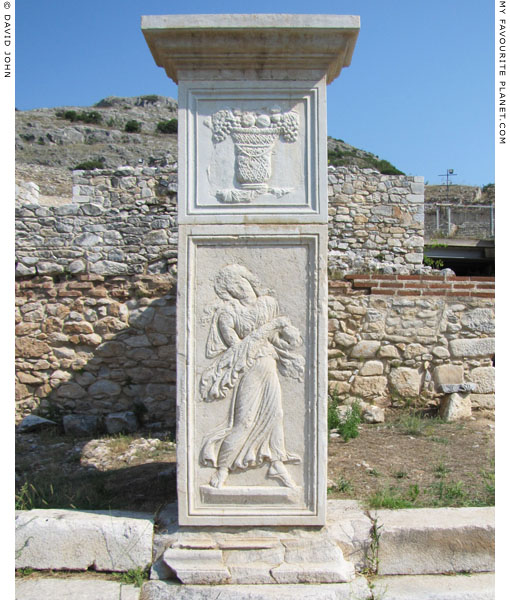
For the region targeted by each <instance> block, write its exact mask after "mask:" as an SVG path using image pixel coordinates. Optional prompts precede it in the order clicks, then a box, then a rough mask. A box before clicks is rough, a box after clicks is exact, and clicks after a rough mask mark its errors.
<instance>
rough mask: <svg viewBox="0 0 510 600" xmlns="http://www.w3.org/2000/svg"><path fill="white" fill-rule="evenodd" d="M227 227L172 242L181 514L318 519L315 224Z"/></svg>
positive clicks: (319, 323) (322, 384) (320, 263)
mask: <svg viewBox="0 0 510 600" xmlns="http://www.w3.org/2000/svg"><path fill="white" fill-rule="evenodd" d="M187 229H188V228H187ZM230 229H236V231H229V234H228V235H226V234H225V233H222V231H221V228H220V227H215V226H195V227H193V228H191V227H190V228H189V230H188V231H187V235H186V238H185V239H186V242H185V241H184V236H183V239H182V243H181V248H180V255H179V256H180V260H185V261H186V263H187V269H186V270H187V271H188V285H187V289H186V287H185V286H182V288H184V289H186V291H185V292H181V291H180V292H179V300H178V310H179V320H180V323H181V324H184V323H186V324H187V327H182V328H180V329H179V331H183V330H186V333H185V335H183V334H180V339H179V356H180V357H181V359H180V360H183V357H184V356H185V355H187V356H188V360H187V362H186V365H184V364H181V370H180V372H181V377H180V379H179V390H178V395H179V397H180V398H181V399H182V398H185V399H186V403H185V406H181V408H180V415H179V431H180V437H181V439H180V440H179V448H180V450H179V451H180V452H181V453H182V455H180V456H179V464H180V465H181V468H180V472H179V504H180V506H179V515H180V517H179V518H180V521H181V523H182V524H207V523H210V524H221V523H223V524H236V523H253V524H256V523H267V524H271V523H278V524H284V523H286V524H298V523H300V524H318V523H319V522H320V520H321V518H322V517H323V512H322V511H323V499H322V498H321V491H320V490H323V489H324V485H323V482H324V477H325V460H326V459H325V455H326V441H327V437H326V435H325V433H326V429H325V415H324V414H322V413H323V412H324V406H325V404H324V403H323V402H319V401H318V398H319V397H320V398H322V399H323V400H324V398H325V394H326V393H327V391H326V388H327V375H326V374H323V376H322V377H321V373H320V372H319V368H318V366H319V364H326V361H325V360H324V358H325V357H323V356H322V355H321V356H319V355H320V354H321V352H322V353H323V352H325V348H326V345H325V343H324V342H325V340H326V335H327V334H326V325H325V317H326V316H325V315H323V314H319V313H321V310H320V307H321V306H322V302H323V299H324V298H325V297H326V289H323V288H325V286H323V285H321V280H322V279H321V277H322V275H320V273H319V271H320V270H321V269H324V268H325V264H326V263H325V261H324V260H323V259H321V258H320V257H321V255H323V256H324V254H323V252H324V251H325V239H324V237H323V236H324V233H325V232H323V231H319V230H318V229H317V228H316V229H315V230H313V226H309V227H308V228H306V229H307V230H305V231H304V229H305V228H304V227H302V226H301V227H300V228H299V229H300V231H299V232H296V231H294V232H289V231H288V229H286V230H284V229H283V228H280V230H279V231H278V228H276V227H268V228H264V232H262V231H261V230H260V228H259V227H257V226H251V227H249V226H248V227H246V226H238V228H236V226H232V227H231V228H230ZM266 229H267V231H266ZM184 246H185V247H184ZM184 256H185V259H184ZM282 265H285V269H284V270H283V271H282V268H281V266H282ZM182 288H181V287H180V289H182ZM317 317H318V318H317ZM322 338H324V340H322V344H321V339H322ZM183 373H184V375H183ZM183 432H185V434H183ZM183 435H184V436H185V439H184V438H183ZM183 448H185V450H183ZM183 464H184V465H185V468H184V469H183V467H182V465H183Z"/></svg>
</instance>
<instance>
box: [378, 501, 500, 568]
mask: <svg viewBox="0 0 510 600" xmlns="http://www.w3.org/2000/svg"><path fill="white" fill-rule="evenodd" d="M370 515H371V517H372V518H377V524H378V525H379V526H381V530H380V532H381V535H380V538H379V571H378V572H379V574H380V575H422V574H427V573H430V574H432V573H449V572H453V573H455V572H459V571H468V572H482V571H492V570H494V508H493V507H490V508H435V509H431V508H417V509H404V510H378V511H371V512H370Z"/></svg>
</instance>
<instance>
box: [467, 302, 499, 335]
mask: <svg viewBox="0 0 510 600" xmlns="http://www.w3.org/2000/svg"><path fill="white" fill-rule="evenodd" d="M460 320H461V323H462V325H464V327H466V328H467V329H471V330H472V331H476V332H477V333H489V334H491V333H494V327H495V319H494V310H493V309H492V308H475V309H474V310H468V311H466V312H465V313H464V314H463V315H462V317H461V319H460Z"/></svg>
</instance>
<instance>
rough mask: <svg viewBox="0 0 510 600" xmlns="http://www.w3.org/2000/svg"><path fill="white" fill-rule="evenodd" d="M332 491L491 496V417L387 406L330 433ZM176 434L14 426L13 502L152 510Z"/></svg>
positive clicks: (421, 498)
mask: <svg viewBox="0 0 510 600" xmlns="http://www.w3.org/2000/svg"><path fill="white" fill-rule="evenodd" d="M328 463H329V464H328V498H355V499H357V500H359V501H361V502H362V503H363V504H364V505H365V506H367V507H381V506H382V507H387V508H404V507H413V506H416V507H418V506H481V505H491V504H493V503H494V420H493V417H492V415H485V416H483V415H477V418H476V420H467V421H462V422H458V423H443V422H441V421H439V420H437V419H434V418H427V417H425V418H424V417H423V416H420V417H417V416H415V415H413V414H411V413H403V412H402V410H396V409H395V410H390V409H387V414H386V423H383V424H379V425H368V424H362V425H360V426H359V436H358V437H357V438H355V439H351V440H350V441H348V442H344V441H343V439H342V438H341V437H340V436H338V434H335V433H333V434H332V435H331V436H330V440H329V459H328ZM175 477H176V468H175V443H174V442H173V441H172V439H170V438H169V437H168V435H167V434H166V433H165V432H151V433H149V432H141V433H138V434H131V435H117V436H109V437H102V438H98V439H92V440H88V439H73V438H71V437H69V436H65V435H62V434H61V433H59V432H56V431H41V432H37V433H17V434H16V507H17V508H21V509H30V508H50V507H51V508H77V509H83V510H85V509H88V510H91V509H98V510H99V509H105V508H112V509H121V510H141V511H148V512H156V511H157V510H159V509H160V508H161V507H162V506H164V505H165V504H167V503H168V502H172V501H173V500H175V491H176V484H175Z"/></svg>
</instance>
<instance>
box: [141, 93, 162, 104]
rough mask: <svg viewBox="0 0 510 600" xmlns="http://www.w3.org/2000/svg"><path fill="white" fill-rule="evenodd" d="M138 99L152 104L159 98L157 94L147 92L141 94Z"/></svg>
mask: <svg viewBox="0 0 510 600" xmlns="http://www.w3.org/2000/svg"><path fill="white" fill-rule="evenodd" d="M140 100H141V101H142V102H148V103H149V104H154V103H155V102H157V101H158V100H159V96H158V95H157V94H147V95H146V96H141V97H140Z"/></svg>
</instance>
